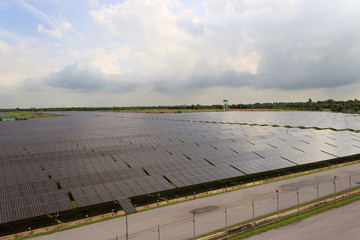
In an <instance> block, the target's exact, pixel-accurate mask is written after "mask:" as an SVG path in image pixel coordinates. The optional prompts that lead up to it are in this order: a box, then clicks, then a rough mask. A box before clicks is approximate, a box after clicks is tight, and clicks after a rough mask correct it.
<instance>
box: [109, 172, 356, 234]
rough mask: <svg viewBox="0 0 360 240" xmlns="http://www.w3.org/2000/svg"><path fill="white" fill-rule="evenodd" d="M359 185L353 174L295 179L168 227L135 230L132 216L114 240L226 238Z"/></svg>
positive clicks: (201, 211) (200, 210)
mask: <svg viewBox="0 0 360 240" xmlns="http://www.w3.org/2000/svg"><path fill="white" fill-rule="evenodd" d="M359 184H360V174H354V173H353V174H351V175H343V176H331V175H320V176H318V177H317V179H316V181H315V182H314V181H310V180H305V181H304V180H300V181H299V178H294V179H292V181H290V182H289V183H286V184H284V185H282V186H281V187H279V188H276V189H271V190H270V189H269V191H270V192H271V194H264V196H263V197H262V195H261V193H260V194H255V195H254V192H255V191H251V192H250V194H248V195H247V196H246V197H245V198H244V199H241V201H240V202H238V201H237V203H234V204H229V205H226V206H224V207H221V208H218V209H214V208H213V209H211V207H210V209H209V207H204V208H198V209H194V210H193V211H192V215H191V216H189V217H185V218H180V219H176V220H174V221H171V222H168V223H166V224H158V223H154V224H153V227H147V228H146V227H144V229H141V226H134V227H133V228H132V227H131V226H132V223H131V218H132V217H133V216H132V215H129V216H127V217H126V220H127V219H129V224H126V225H124V226H119V227H121V228H123V229H122V230H121V232H124V231H125V234H119V235H117V236H116V237H115V238H112V239H111V240H125V239H126V240H127V239H149V240H150V239H157V240H167V239H172V240H173V239H189V238H194V239H195V238H196V236H199V235H201V234H205V233H208V232H211V231H214V230H217V229H221V228H225V238H227V233H228V231H227V230H228V227H229V226H231V225H235V224H238V223H241V222H245V221H250V225H251V227H256V221H255V219H256V218H258V217H261V216H265V215H268V214H271V213H275V216H276V218H280V217H281V215H282V214H281V211H282V210H284V209H287V208H290V207H295V210H294V211H295V212H294V213H295V214H296V213H299V212H301V211H302V210H304V208H305V206H302V204H303V203H308V202H310V201H314V202H315V204H317V205H318V206H319V205H320V203H321V198H324V197H329V196H330V197H331V198H333V200H334V201H336V199H337V196H336V195H337V194H338V193H339V192H343V191H349V192H350V194H351V192H352V191H353V189H354V187H358V186H359ZM248 189H251V188H248ZM243 190H244V191H245V189H243ZM243 190H240V191H243ZM269 195H270V196H269ZM126 222H127V221H126ZM124 228H126V229H124ZM119 232H120V231H119Z"/></svg>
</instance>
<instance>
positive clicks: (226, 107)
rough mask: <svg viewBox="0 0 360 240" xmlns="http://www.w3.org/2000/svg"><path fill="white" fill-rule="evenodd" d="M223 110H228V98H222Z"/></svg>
mask: <svg viewBox="0 0 360 240" xmlns="http://www.w3.org/2000/svg"><path fill="white" fill-rule="evenodd" d="M223 102H224V111H228V110H229V106H228V100H224V101H223Z"/></svg>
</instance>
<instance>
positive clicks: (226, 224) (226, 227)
mask: <svg viewBox="0 0 360 240" xmlns="http://www.w3.org/2000/svg"><path fill="white" fill-rule="evenodd" d="M225 229H226V239H228V223H227V211H226V206H225Z"/></svg>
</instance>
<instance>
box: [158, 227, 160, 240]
mask: <svg viewBox="0 0 360 240" xmlns="http://www.w3.org/2000/svg"><path fill="white" fill-rule="evenodd" d="M158 240H160V224H158Z"/></svg>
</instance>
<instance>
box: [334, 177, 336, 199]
mask: <svg viewBox="0 0 360 240" xmlns="http://www.w3.org/2000/svg"><path fill="white" fill-rule="evenodd" d="M334 202H336V176H334Z"/></svg>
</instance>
